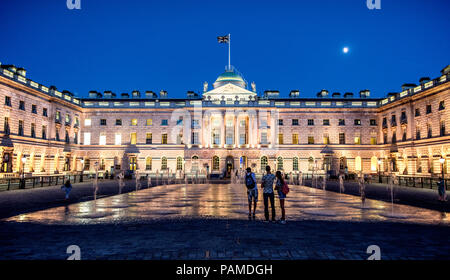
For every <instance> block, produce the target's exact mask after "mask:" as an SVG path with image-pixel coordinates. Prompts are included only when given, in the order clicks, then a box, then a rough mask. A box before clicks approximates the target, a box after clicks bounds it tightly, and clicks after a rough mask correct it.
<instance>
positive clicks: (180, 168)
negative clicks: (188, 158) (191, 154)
mask: <svg viewBox="0 0 450 280" xmlns="http://www.w3.org/2000/svg"><path fill="white" fill-rule="evenodd" d="M177 170H183V159H182V158H181V157H177Z"/></svg>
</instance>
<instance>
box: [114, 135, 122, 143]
mask: <svg viewBox="0 0 450 280" xmlns="http://www.w3.org/2000/svg"><path fill="white" fill-rule="evenodd" d="M114 144H115V145H122V134H120V133H116V137H115V141H114Z"/></svg>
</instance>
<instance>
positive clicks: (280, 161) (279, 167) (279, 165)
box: [277, 157, 283, 170]
mask: <svg viewBox="0 0 450 280" xmlns="http://www.w3.org/2000/svg"><path fill="white" fill-rule="evenodd" d="M277 170H283V158H282V157H278V158H277Z"/></svg>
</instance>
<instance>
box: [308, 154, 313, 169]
mask: <svg viewBox="0 0 450 280" xmlns="http://www.w3.org/2000/svg"><path fill="white" fill-rule="evenodd" d="M308 170H309V171H313V170H314V159H313V158H312V157H309V159H308Z"/></svg>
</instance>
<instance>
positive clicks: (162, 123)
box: [161, 120, 169, 125]
mask: <svg viewBox="0 0 450 280" xmlns="http://www.w3.org/2000/svg"><path fill="white" fill-rule="evenodd" d="M161 125H169V120H161Z"/></svg>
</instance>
